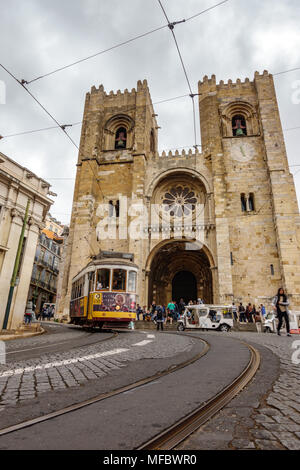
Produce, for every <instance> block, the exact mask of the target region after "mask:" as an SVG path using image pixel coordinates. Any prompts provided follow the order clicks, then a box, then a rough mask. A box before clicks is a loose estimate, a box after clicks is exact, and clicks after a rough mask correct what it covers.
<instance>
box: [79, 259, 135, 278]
mask: <svg viewBox="0 0 300 470" xmlns="http://www.w3.org/2000/svg"><path fill="white" fill-rule="evenodd" d="M101 266H111V267H114V266H127V267H129V268H136V269H138V265H137V264H135V263H133V262H132V261H129V260H126V259H124V258H102V259H95V260H92V261H90V262H89V263H88V264H87V265H86V266H85V267H84V268H82V269H81V271H79V272H78V273H77V274H76V275H75V276H74V277H73V279H72V280H74V279H75V278H76V277H78V276H79V275H80V274H84V272H85V271H89V268H97V267H101Z"/></svg>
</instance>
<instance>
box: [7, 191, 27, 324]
mask: <svg viewBox="0 0 300 470" xmlns="http://www.w3.org/2000/svg"><path fill="white" fill-rule="evenodd" d="M29 205H30V200H29V199H28V201H27V205H26V210H25V216H24V221H23V227H22V231H21V234H20V238H19V246H18V251H17V254H16V259H15V265H14V270H13V274H12V278H11V281H10V289H9V294H8V299H7V304H6V310H5V316H4V321H3V327H2V328H3V330H6V329H7V325H8V319H9V314H10V307H11V302H12V298H13V294H14V288H15V285H16V278H17V273H18V269H19V265H20V258H21V251H22V245H23V240H24V234H25V229H26V224H27V219H28V211H29Z"/></svg>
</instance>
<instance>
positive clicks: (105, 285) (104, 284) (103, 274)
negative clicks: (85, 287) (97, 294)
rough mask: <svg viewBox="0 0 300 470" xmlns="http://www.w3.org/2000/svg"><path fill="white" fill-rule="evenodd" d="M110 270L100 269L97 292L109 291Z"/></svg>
mask: <svg viewBox="0 0 300 470" xmlns="http://www.w3.org/2000/svg"><path fill="white" fill-rule="evenodd" d="M109 275H110V269H98V271H97V282H96V290H109Z"/></svg>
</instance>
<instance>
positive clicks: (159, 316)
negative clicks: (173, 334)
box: [155, 305, 164, 331]
mask: <svg viewBox="0 0 300 470" xmlns="http://www.w3.org/2000/svg"><path fill="white" fill-rule="evenodd" d="M155 320H156V324H157V331H158V330H159V325H160V327H161V330H162V331H163V329H164V312H163V309H162V307H161V306H160V305H157V307H156V316H155Z"/></svg>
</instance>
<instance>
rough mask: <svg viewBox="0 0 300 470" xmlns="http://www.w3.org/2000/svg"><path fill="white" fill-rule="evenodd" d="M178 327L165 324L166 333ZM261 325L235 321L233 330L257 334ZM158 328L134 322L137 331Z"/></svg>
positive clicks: (140, 321) (150, 322)
mask: <svg viewBox="0 0 300 470" xmlns="http://www.w3.org/2000/svg"><path fill="white" fill-rule="evenodd" d="M177 325H178V323H174V322H173V324H172V325H170V323H167V325H166V324H165V323H164V330H166V331H176V330H177ZM257 325H260V324H259V323H239V322H236V321H234V322H233V329H232V331H244V332H253V333H257V332H258V331H259V326H258V327H257ZM156 328H157V326H156V325H155V323H154V322H153V321H142V320H139V321H135V322H134V329H135V330H156Z"/></svg>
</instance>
